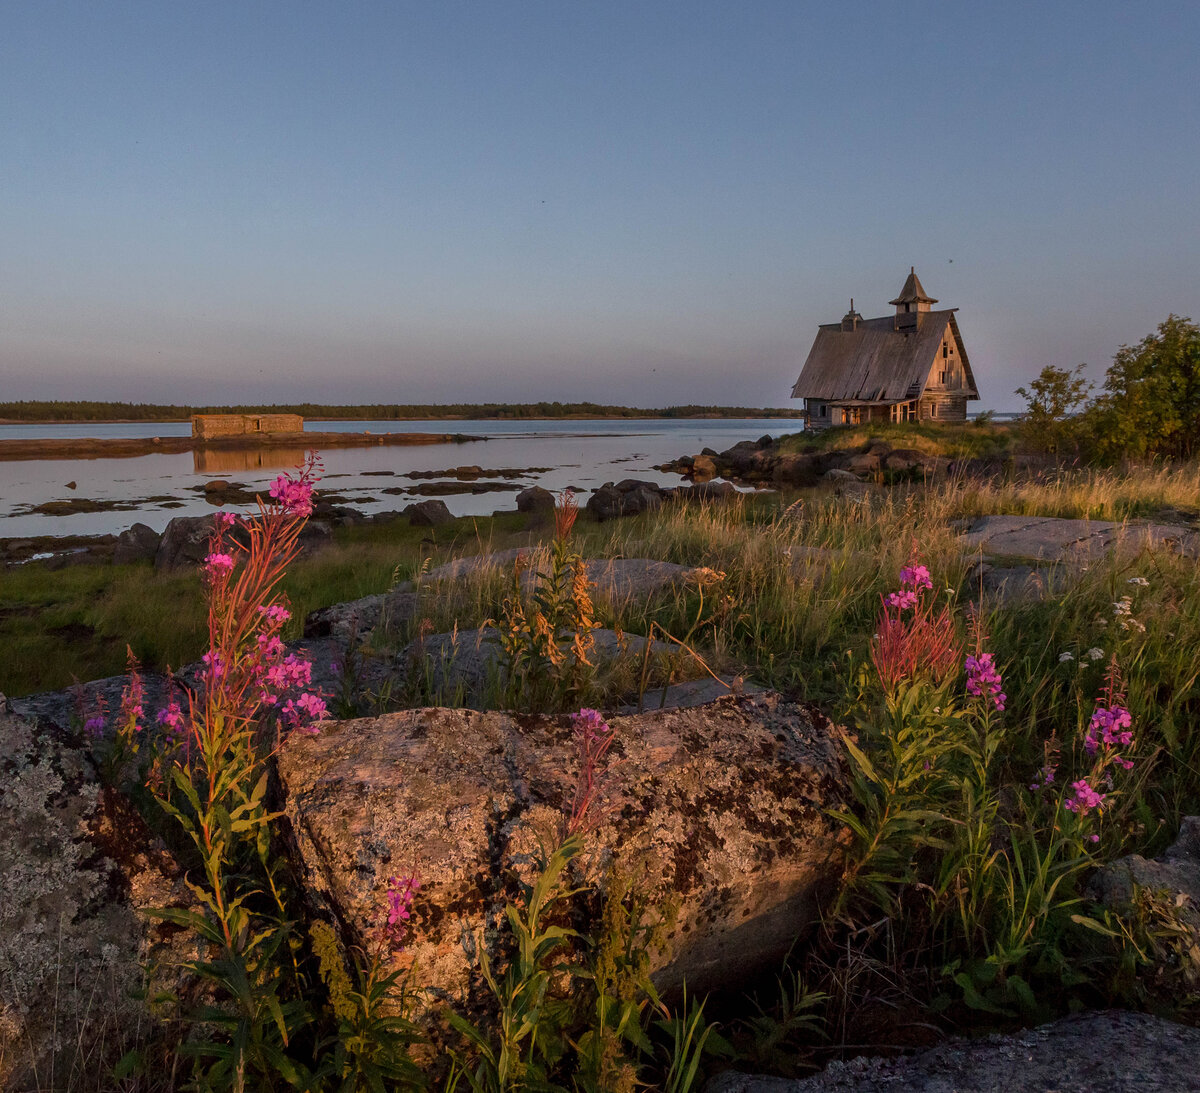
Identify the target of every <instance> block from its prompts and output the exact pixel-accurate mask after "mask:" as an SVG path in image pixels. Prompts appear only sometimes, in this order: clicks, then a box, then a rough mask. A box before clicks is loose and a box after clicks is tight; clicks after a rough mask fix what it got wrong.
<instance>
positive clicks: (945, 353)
mask: <svg viewBox="0 0 1200 1093" xmlns="http://www.w3.org/2000/svg"><path fill="white" fill-rule="evenodd" d="M948 356H950V347H949V346H948V345H947V344H946V343H945V342H942V360H945V359H946V358H947V357H948Z"/></svg>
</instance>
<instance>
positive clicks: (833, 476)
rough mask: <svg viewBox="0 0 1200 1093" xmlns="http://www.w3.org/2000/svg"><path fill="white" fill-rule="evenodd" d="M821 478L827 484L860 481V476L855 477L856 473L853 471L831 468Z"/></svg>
mask: <svg viewBox="0 0 1200 1093" xmlns="http://www.w3.org/2000/svg"><path fill="white" fill-rule="evenodd" d="M821 477H822V478H824V479H825V481H826V482H857V481H858V476H857V475H855V473H854V472H853V471H847V470H844V469H843V468H841V467H830V468H829V470H827V471H826V472H825V473H824V474H823V475H821Z"/></svg>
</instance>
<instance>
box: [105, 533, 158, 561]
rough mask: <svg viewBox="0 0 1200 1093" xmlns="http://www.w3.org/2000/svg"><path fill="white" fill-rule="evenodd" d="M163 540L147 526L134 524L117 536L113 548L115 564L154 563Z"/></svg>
mask: <svg viewBox="0 0 1200 1093" xmlns="http://www.w3.org/2000/svg"><path fill="white" fill-rule="evenodd" d="M161 538H162V536H160V535H159V534H158V532H157V531H155V530H154V529H153V528H152V527H149V526H148V525H146V524H134V525H133V526H132V527H131V528H128V529H126V530H125V531H123V532H121V534H120V535H118V536H117V542H116V544H115V545H114V547H113V562H114V563H115V564H116V565H131V564H132V563H134V562H152V561H154V557H155V555H156V554H157V553H158V544H159V540H160V539H161Z"/></svg>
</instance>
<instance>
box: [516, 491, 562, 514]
mask: <svg viewBox="0 0 1200 1093" xmlns="http://www.w3.org/2000/svg"><path fill="white" fill-rule="evenodd" d="M517 511H518V512H540V513H550V512H553V511H554V494H552V493H551V492H550V491H549V490H547V489H543V488H542V487H541V486H530V487H529V488H528V489H525V490H522V491H521V492H520V493H518V494H517Z"/></svg>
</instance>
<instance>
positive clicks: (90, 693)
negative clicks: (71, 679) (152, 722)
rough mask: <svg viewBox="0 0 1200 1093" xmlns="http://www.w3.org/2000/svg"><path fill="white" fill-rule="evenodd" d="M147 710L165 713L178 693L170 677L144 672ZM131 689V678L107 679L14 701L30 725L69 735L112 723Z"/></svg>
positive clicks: (143, 685)
mask: <svg viewBox="0 0 1200 1093" xmlns="http://www.w3.org/2000/svg"><path fill="white" fill-rule="evenodd" d="M141 677H142V687H143V689H144V692H145V702H144V705H145V707H146V709H148V710H150V711H153V712H157V711H158V710H161V709H163V708H164V707H165V706H166V705H167V703H168V702H169V701H170V699H171V698H172V697H173V696H174V695H175V694H177V693H178V691H177V690H176V685H175V684H174V683H173V682H172V680H171V679H170V677H168V676H165V675H163V674H162V673H161V672H142V673H141ZM128 685H129V676H128V675H119V676H107V677H106V678H104V679H93V680H91V681H89V682H87V683H81V684H80V685H79V686H78V687H67V688H63V689H62V690H59V691H40V692H38V693H37V694H31V695H25V696H24V697H23V698H10V699H9V700H8V701H9V705H10V706H11V707H12V710H13V712H14V713H15V714H17V715H18V716H20V717H24V718H27V719H28V720H29V721H33V722H38V723H45V724H48V725H53V726H54V727H56V728H58V729H60V730H63V731H66V730H70V729H72V728H75V729H78V728H79V727H80V726H81V725H82V724H83V722H84V721H85V720H87V719H88V718H90V717H94V716H103V717H105V718H106V719H110V718H111V717H113V716H115V714H116V712H117V711H118V710H119V709H120V708H121V692H122V691H123V690H124V689H125V688H126V687H127V686H128Z"/></svg>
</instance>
